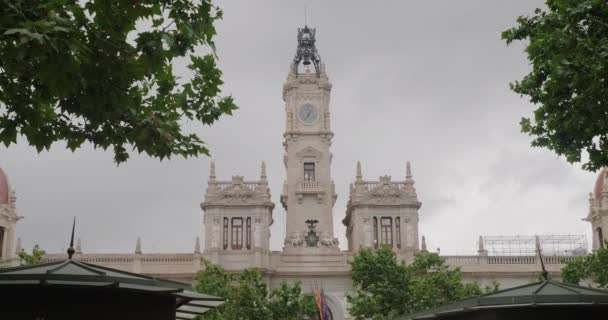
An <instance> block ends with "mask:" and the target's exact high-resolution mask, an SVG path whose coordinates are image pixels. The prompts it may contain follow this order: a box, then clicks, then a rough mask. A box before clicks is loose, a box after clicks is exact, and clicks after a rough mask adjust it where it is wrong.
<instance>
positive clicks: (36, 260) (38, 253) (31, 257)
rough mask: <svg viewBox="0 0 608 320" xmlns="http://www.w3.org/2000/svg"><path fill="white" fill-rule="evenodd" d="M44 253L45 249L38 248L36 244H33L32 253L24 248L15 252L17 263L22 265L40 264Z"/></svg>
mask: <svg viewBox="0 0 608 320" xmlns="http://www.w3.org/2000/svg"><path fill="white" fill-rule="evenodd" d="M45 253H46V251H44V250H42V249H40V247H39V246H38V245H34V247H33V248H32V253H27V252H26V251H25V250H24V249H21V251H19V252H17V256H18V257H19V264H20V265H22V266H30V265H35V264H40V263H42V257H43V256H44V254H45Z"/></svg>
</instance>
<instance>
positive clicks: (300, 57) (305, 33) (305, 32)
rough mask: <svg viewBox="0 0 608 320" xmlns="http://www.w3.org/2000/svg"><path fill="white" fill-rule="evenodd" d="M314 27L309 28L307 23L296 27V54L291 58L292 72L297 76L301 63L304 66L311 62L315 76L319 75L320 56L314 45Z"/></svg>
mask: <svg viewBox="0 0 608 320" xmlns="http://www.w3.org/2000/svg"><path fill="white" fill-rule="evenodd" d="M316 41H317V40H316V38H315V29H313V28H309V27H308V26H307V25H305V26H304V28H300V29H298V48H297V50H296V55H295V57H294V58H293V64H292V72H293V74H294V75H296V76H298V67H299V65H300V63H302V64H303V65H304V66H305V67H306V66H308V65H310V64H313V65H314V67H315V72H316V74H317V77H319V76H320V75H321V57H320V56H319V53H318V52H317V47H316V45H315V42H316Z"/></svg>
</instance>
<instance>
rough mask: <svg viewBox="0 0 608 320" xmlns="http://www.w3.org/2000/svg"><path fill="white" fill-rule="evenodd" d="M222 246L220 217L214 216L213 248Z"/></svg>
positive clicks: (212, 228)
mask: <svg viewBox="0 0 608 320" xmlns="http://www.w3.org/2000/svg"><path fill="white" fill-rule="evenodd" d="M219 247H220V218H218V217H216V218H213V226H212V227H211V248H219Z"/></svg>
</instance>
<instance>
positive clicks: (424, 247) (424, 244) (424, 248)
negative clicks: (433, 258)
mask: <svg viewBox="0 0 608 320" xmlns="http://www.w3.org/2000/svg"><path fill="white" fill-rule="evenodd" d="M420 251H422V252H426V238H425V237H424V236H422V245H421V246H420Z"/></svg>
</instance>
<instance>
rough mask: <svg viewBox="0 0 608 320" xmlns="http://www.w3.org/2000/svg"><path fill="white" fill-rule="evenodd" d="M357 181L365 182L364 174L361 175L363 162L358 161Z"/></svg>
mask: <svg viewBox="0 0 608 320" xmlns="http://www.w3.org/2000/svg"><path fill="white" fill-rule="evenodd" d="M356 178H357V181H360V180H363V174H362V173H361V162H360V161H357V176H356Z"/></svg>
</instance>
